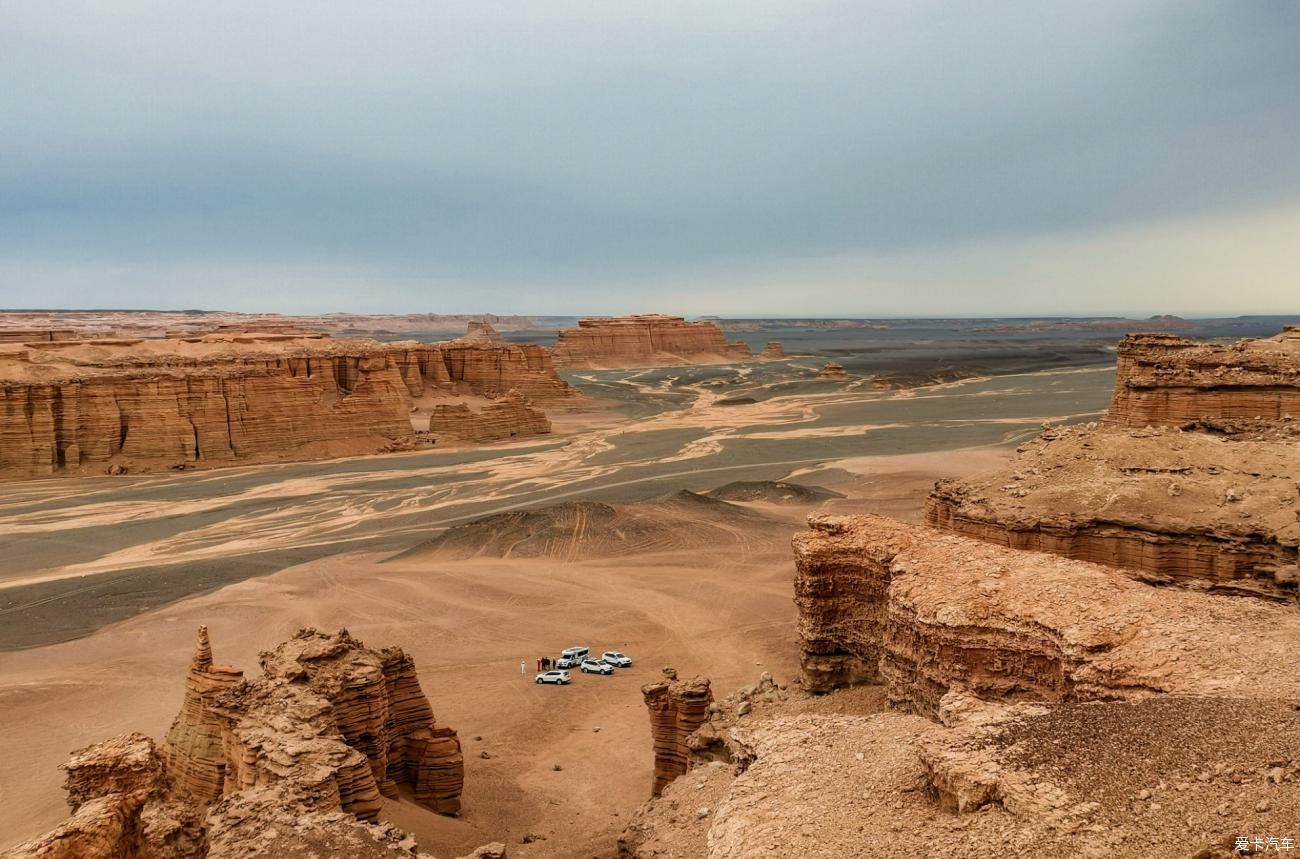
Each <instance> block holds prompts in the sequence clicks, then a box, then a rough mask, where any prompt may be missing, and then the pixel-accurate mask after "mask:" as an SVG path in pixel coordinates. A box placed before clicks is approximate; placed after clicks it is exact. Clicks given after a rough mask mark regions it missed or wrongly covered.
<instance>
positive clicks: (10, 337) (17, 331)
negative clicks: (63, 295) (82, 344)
mask: <svg viewBox="0 0 1300 859" xmlns="http://www.w3.org/2000/svg"><path fill="white" fill-rule="evenodd" d="M79 339H81V337H80V335H79V334H78V333H77V331H76V329H74V328H5V327H0V343H52V342H54V341H56V340H79Z"/></svg>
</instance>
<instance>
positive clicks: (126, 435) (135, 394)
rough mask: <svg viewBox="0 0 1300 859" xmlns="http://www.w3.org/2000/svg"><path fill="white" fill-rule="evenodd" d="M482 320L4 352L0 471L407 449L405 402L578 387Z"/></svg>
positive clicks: (547, 397) (555, 395) (91, 469)
mask: <svg viewBox="0 0 1300 859" xmlns="http://www.w3.org/2000/svg"><path fill="white" fill-rule="evenodd" d="M489 332H490V327H486V326H483V327H479V328H478V329H476V331H475V332H474V333H473V334H472V335H471V336H468V337H466V338H464V339H462V340H455V341H450V342H447V343H440V344H413V343H407V344H386V343H377V342H374V341H370V340H331V339H330V338H328V337H325V336H323V335H305V334H302V333H267V332H263V333H253V334H233V333H222V334H212V335H206V336H202V337H191V338H185V339H173V340H153V341H140V340H95V341H84V342H70V343H64V342H50V343H26V344H23V345H22V346H12V347H3V348H0V477H17V478H21V477H38V476H46V475H55V474H64V473H104V472H106V471H109V472H112V473H120V472H122V471H147V470H155V469H161V468H188V467H210V466H221V465H236V464H247V463H256V462H267V461H274V460H289V459H317V458H324V457H331V456H345V455H358V454H370V453H377V452H381V451H387V450H394V449H404V448H409V447H411V446H413V445H414V444H415V441H416V438H415V432H414V429H413V427H412V425H411V418H410V412H411V398H412V397H419V396H423V395H425V394H426V393H428V392H431V391H436V392H441V393H446V394H452V395H455V394H475V395H478V396H491V397H496V396H499V395H502V394H505V393H506V392H507V391H509V390H511V389H516V388H517V389H519V390H520V391H522V392H523V393H524V394H525V395H527V396H529V397H530V398H531V399H534V400H537V401H543V402H555V401H558V400H562V399H564V398H566V397H570V396H572V395H574V393H575V392H574V390H573V389H572V388H570V387H569V386H568V385H567V384H566V383H565V382H564V381H563V380H561V379H560V378H559V376H558V375H557V374H556V372H555V369H554V367H553V366H552V365H551V362H550V358H549V356H548V354H547V353H546V350H545V349H543V348H542V347H540V346H516V345H514V344H509V343H503V342H501V341H500V339H499V338H495V337H494V335H493V334H490V333H489Z"/></svg>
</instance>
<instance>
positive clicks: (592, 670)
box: [580, 659, 614, 674]
mask: <svg viewBox="0 0 1300 859" xmlns="http://www.w3.org/2000/svg"><path fill="white" fill-rule="evenodd" d="M580 667H581V669H582V673H583V674H613V673H614V666H613V665H610V664H609V663H608V662H601V661H600V660H599V659H584V660H582V665H581V666H580Z"/></svg>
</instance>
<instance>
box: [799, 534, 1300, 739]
mask: <svg viewBox="0 0 1300 859" xmlns="http://www.w3.org/2000/svg"><path fill="white" fill-rule="evenodd" d="M809 523H810V525H811V530H810V531H808V532H806V533H804V534H801V535H800V536H798V537H797V538H796V539H795V559H796V566H797V573H796V578H795V602H796V605H797V606H798V608H799V636H800V639H801V641H802V648H803V661H804V670H805V683H806V685H807V686H808V687H809V688H810V689H811V690H813V691H824V690H826V689H829V688H833V687H834V686H837V685H842V684H845V683H852V682H880V683H884V684H885V685H886V687H887V690H888V694H889V698H890V700H891V702H893V703H894V704H895V705H896V706H899V707H901V708H904V709H907V710H910V711H912V712H916V713H919V714H922V715H927V716H931V717H934V716H935V715H936V714H937V712H938V706H939V701H940V699H941V698H942V697H943V696H944V694H945V693H947V692H948V691H949V690H951V689H954V688H959V687H960V688H964V689H966V690H969V691H970V692H971V693H972V694H975V695H977V696H979V697H981V698H984V699H986V700H1011V701H1045V702H1065V701H1087V700H1112V699H1124V698H1134V697H1144V696H1147V695H1152V694H1156V693H1165V694H1216V695H1225V696H1226V695H1232V696H1237V697H1257V696H1286V695H1291V694H1295V693H1297V692H1300V678H1291V677H1279V676H1278V675H1277V673H1276V671H1275V670H1274V668H1273V666H1275V665H1276V664H1278V661H1279V660H1285V659H1286V655H1285V654H1286V653H1287V651H1288V650H1289V649H1292V648H1294V646H1295V642H1297V641H1300V613H1297V612H1295V611H1294V610H1293V609H1291V608H1290V607H1288V606H1281V605H1273V604H1269V603H1260V602H1257V601H1254V600H1241V599H1237V598H1233V597H1226V596H1216V595H1211V594H1202V593H1195V592H1190V591H1183V590H1176V589H1168V588H1153V587H1150V586H1149V585H1145V584H1142V583H1140V582H1137V581H1134V580H1133V579H1132V578H1130V577H1128V576H1126V575H1124V574H1123V573H1121V572H1119V571H1117V570H1114V569H1111V568H1109V567H1104V566H1100V565H1097V564H1090V563H1086V562H1083V561H1070V560H1066V559H1063V558H1056V557H1053V556H1050V555H1043V554H1039V553H1036V552H1019V551H1015V550H1012V549H1005V548H1002V547H998V546H993V545H990V544H988V543H985V542H981V541H977V540H972V539H968V538H965V537H958V536H955V535H950V534H940V533H936V532H934V531H932V530H930V529H926V528H921V527H917V526H912V525H905V524H902V523H900V522H895V521H892V520H889V519H885V518H882V517H878V516H850V517H836V516H813V517H810V519H809ZM1247 627H1249V628H1250V629H1252V630H1254V632H1253V635H1252V639H1251V644H1250V647H1248V648H1246V647H1237V648H1225V647H1224V646H1223V643H1224V641H1226V640H1229V639H1231V638H1233V636H1234V635H1236V634H1237V633H1236V632H1235V631H1236V630H1239V629H1242V628H1247Z"/></svg>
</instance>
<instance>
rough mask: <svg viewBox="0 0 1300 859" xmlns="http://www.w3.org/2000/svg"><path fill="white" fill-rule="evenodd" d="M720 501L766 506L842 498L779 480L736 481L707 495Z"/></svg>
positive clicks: (813, 487)
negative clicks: (762, 504) (758, 503)
mask: <svg viewBox="0 0 1300 859" xmlns="http://www.w3.org/2000/svg"><path fill="white" fill-rule="evenodd" d="M707 495H708V496H709V497H710V498H716V499H718V500H720V501H762V502H766V503H768V504H816V503H818V502H821V501H828V500H830V499H832V498H843V497H844V496H843V495H841V494H840V493H838V492H833V491H831V490H830V489H823V488H821V487H820V486H804V485H802V484H799V483H785V482H784V481H780V480H737V481H735V482H734V483H728V484H727V485H726V486H719V487H718V488H717V489H714V490H712V491H711V492H709V493H707Z"/></svg>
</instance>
